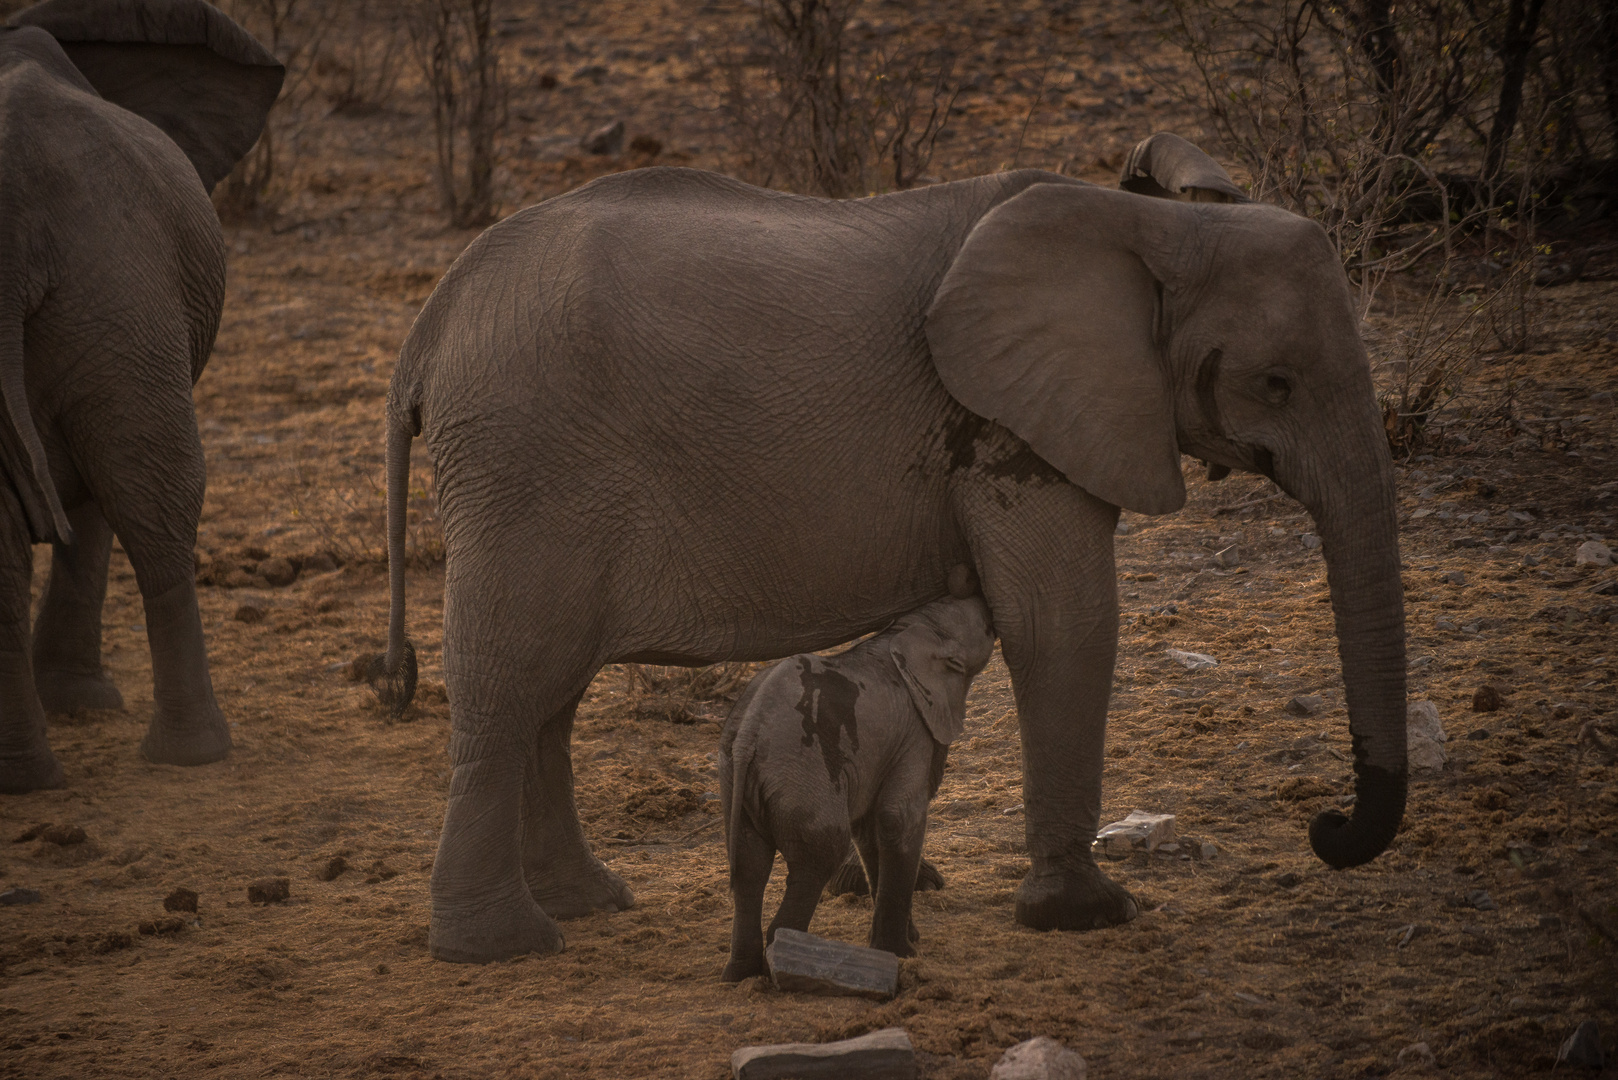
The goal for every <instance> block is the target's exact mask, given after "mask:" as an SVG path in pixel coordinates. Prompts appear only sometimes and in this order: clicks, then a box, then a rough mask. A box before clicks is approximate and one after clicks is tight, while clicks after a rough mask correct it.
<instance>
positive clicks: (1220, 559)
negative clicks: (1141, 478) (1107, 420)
mask: <svg viewBox="0 0 1618 1080" xmlns="http://www.w3.org/2000/svg"><path fill="white" fill-rule="evenodd" d="M1214 562H1216V563H1218V564H1219V565H1220V566H1223V567H1225V568H1226V569H1229V568H1230V567H1233V566H1240V565H1241V564H1242V553H1241V552H1240V551H1239V550H1237V547H1236V545H1235V544H1232V545H1230V546H1229V547H1228V548H1225V549H1223V550H1221V551H1216V552H1214ZM1007 1052H1008V1053H1009V1052H1010V1051H1007Z"/></svg>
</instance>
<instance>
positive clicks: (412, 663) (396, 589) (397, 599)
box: [366, 395, 419, 716]
mask: <svg viewBox="0 0 1618 1080" xmlns="http://www.w3.org/2000/svg"><path fill="white" fill-rule="evenodd" d="M390 398H391V395H390ZM398 406H399V403H397V402H395V401H393V400H391V399H390V400H389V402H388V591H389V605H388V651H387V653H386V654H385V655H383V656H379V657H377V658H376V659H375V660H373V661H371V668H370V670H369V671H367V672H366V677H367V680H368V681H369V682H370V684H371V689H372V690H373V691H375V692H376V696H377V700H378V701H380V702H381V703H382V706H383V708H385V709H388V710H389V711H391V712H392V713H393V715H394V716H399V715H400V714H402V713H403V712H404V711H405V709H406V708H407V707H408V706H409V705H410V700H411V699H412V698H414V697H415V696H416V647H415V646H414V645H412V644H410V639H409V638H407V637H405V509H406V503H407V501H408V499H409V498H410V440H411V439H413V438H415V436H416V432H417V430H418V429H419V423H418V421H417V419H416V415H415V410H414V409H407V408H401V407H398Z"/></svg>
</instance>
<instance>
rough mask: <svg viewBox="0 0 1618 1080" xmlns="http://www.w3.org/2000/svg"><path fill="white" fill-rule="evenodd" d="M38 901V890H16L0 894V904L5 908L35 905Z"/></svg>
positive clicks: (8, 890)
mask: <svg viewBox="0 0 1618 1080" xmlns="http://www.w3.org/2000/svg"><path fill="white" fill-rule="evenodd" d="M40 899H41V898H40V895H39V890H38V889H23V888H16V889H7V890H6V891H5V892H0V904H3V905H5V906H6V907H13V906H15V905H17V904H37V903H39V901H40Z"/></svg>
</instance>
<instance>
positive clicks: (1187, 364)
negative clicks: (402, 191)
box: [384, 139, 1406, 961]
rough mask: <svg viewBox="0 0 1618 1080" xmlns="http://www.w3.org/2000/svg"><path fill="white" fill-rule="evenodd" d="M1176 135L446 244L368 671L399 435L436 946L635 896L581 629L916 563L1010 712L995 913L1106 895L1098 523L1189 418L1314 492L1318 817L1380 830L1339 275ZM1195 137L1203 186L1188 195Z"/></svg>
mask: <svg viewBox="0 0 1618 1080" xmlns="http://www.w3.org/2000/svg"><path fill="white" fill-rule="evenodd" d="M1178 142H1179V143H1180V145H1176V143H1175V142H1171V141H1169V140H1167V139H1163V140H1162V141H1160V142H1155V143H1154V144H1153V145H1152V146H1151V147H1150V149H1151V152H1150V153H1143V154H1142V155H1140V156H1139V157H1138V159H1137V163H1138V164H1139V165H1140V167H1141V168H1143V169H1145V170H1146V175H1148V176H1152V177H1156V179H1154V181H1153V182H1154V183H1155V184H1156V186H1157V188H1158V189H1160V193H1161V194H1164V195H1171V196H1175V197H1174V198H1162V197H1152V196H1151V195H1141V194H1135V193H1132V192H1128V191H1111V190H1106V189H1103V188H1099V187H1094V186H1092V185H1089V184H1083V183H1080V182H1077V181H1074V180H1071V179H1069V178H1066V177H1062V176H1058V175H1054V174H1051V173H1044V172H1037V171H1033V170H1025V171H1020V172H1007V173H1000V174H997V175H994V176H985V177H979V178H977V179H973V180H963V181H959V182H955V183H948V184H938V185H935V186H932V187H927V188H921V189H915V190H910V191H903V192H897V193H895V194H891V195H883V196H878V197H874V198H869V199H858V200H852V201H846V202H839V201H832V200H825V199H816V198H807V197H803V196H797V195H787V194H783V193H780V192H774V191H764V190H760V189H758V188H753V187H749V186H747V185H745V184H742V183H739V182H737V181H735V180H731V179H728V178H726V177H722V176H716V175H713V174H709V173H703V172H698V171H695V170H689V169H646V170H641V171H637V172H628V173H620V174H617V175H614V176H608V177H604V178H602V179H599V180H596V181H594V182H592V183H590V184H587V185H585V186H583V187H581V188H579V189H577V190H575V191H572V192H570V193H568V194H566V195H563V196H560V197H558V198H555V199H551V200H549V201H547V202H545V203H542V204H540V205H538V206H534V207H530V208H528V209H527V210H524V211H522V212H521V213H518V214H515V215H513V216H512V217H510V218H508V219H506V220H505V221H503V222H501V223H500V224H498V225H495V226H494V227H492V228H490V229H489V230H488V231H487V232H485V233H484V234H483V235H482V236H481V237H480V238H479V239H478V240H477V241H475V242H474V243H473V244H472V245H471V246H470V247H468V248H467V249H466V251H465V252H464V253H463V254H462V255H461V257H460V258H459V259H458V260H457V261H456V263H455V265H454V266H453V267H451V268H450V270H449V272H448V273H447V274H446V275H445V276H444V278H443V280H442V281H441V282H440V283H439V285H438V288H437V289H436V290H435V291H434V293H433V295H432V297H431V298H430V299H429V300H428V302H427V304H426V306H425V307H424V308H423V310H422V312H421V315H420V316H419V317H418V319H417V320H416V323H415V325H414V327H412V329H411V331H410V335H409V337H408V338H407V339H406V341H405V344H404V347H403V349H402V350H401V353H400V357H399V363H398V366H397V367H396V368H395V370H394V374H393V381H392V385H391V387H390V389H389V393H388V436H387V455H388V466H387V468H388V515H389V524H388V528H389V561H390V574H391V589H392V615H391V622H390V627H389V645H388V656H387V661H386V668H387V672H388V673H389V677H390V680H392V681H390V682H389V683H388V684H387V685H386V686H385V688H384V689H385V691H386V693H387V695H388V696H389V697H390V698H391V700H392V702H393V703H394V704H395V705H396V706H398V705H402V703H403V702H405V701H407V700H408V697H409V690H410V687H409V683H410V680H409V678H408V673H409V667H410V661H411V657H412V653H411V650H410V649H409V648H408V643H407V642H406V640H405V634H404V576H403V575H404V561H403V544H404V520H405V519H404V514H405V498H406V493H407V480H408V475H409V455H410V443H411V439H412V438H413V437H414V436H415V435H416V434H418V433H419V434H422V435H424V437H425V439H426V442H427V445H428V448H429V450H430V451H431V453H432V457H433V461H434V464H435V466H436V468H437V476H438V486H439V499H440V504H439V505H440V512H441V514H442V517H443V521H444V533H445V546H446V550H447V557H448V561H447V566H446V570H445V603H444V672H445V677H446V680H447V682H448V683H449V688H450V700H451V703H452V704H451V709H452V735H451V739H450V748H449V751H450V757H451V762H452V765H453V774H452V779H451V783H450V792H449V806H448V809H447V812H446V814H445V819H444V830H443V833H442V836H441V839H440V842H439V849H438V857H437V860H436V861H435V863H434V866H433V877H432V918H431V930H430V935H429V945H430V948H431V950H432V953H433V955H434V956H437V957H439V958H441V959H447V960H458V961H485V960H492V959H496V958H500V957H507V956H513V955H516V954H519V953H524V952H530V951H555V950H557V949H559V948H561V946H562V943H563V941H562V935H561V932H560V931H559V929H558V927H557V926H556V924H555V923H554V922H553V921H552V920H553V917H566V916H570V915H577V914H583V913H585V912H588V911H592V910H600V909H606V908H622V907H624V906H626V905H627V904H629V903H631V902H632V900H633V896H632V894H631V893H630V892H629V890H628V888H627V886H626V885H625V883H624V882H623V881H622V879H620V878H619V877H617V876H616V875H615V874H613V873H612V872H610V871H609V870H607V869H606V867H604V866H603V865H602V864H601V863H600V862H599V861H598V860H597V859H596V858H595V857H594V856H593V855H592V854H591V852H590V849H589V845H588V843H587V842H586V840H585V837H584V833H583V831H582V830H581V828H580V825H579V820H578V815H577V811H576V809H575V807H574V801H573V773H572V764H571V760H570V756H569V741H570V737H571V732H572V727H573V717H574V711H575V709H576V707H577V705H578V702H579V700H580V698H581V696H582V695H583V693H584V692H585V690H586V688H587V687H588V686H589V684H590V680H591V678H592V677H593V676H594V675H595V673H596V671H597V670H598V669H599V668H600V666H601V665H602V664H604V663H608V662H613V661H627V662H649V663H659V664H670V663H681V664H707V663H712V662H715V661H718V660H724V659H768V658H773V657H779V656H784V655H788V654H791V653H798V652H813V651H817V650H819V649H823V648H828V647H830V646H833V645H835V644H837V643H839V642H844V641H848V640H850V639H852V638H854V637H857V636H859V635H861V634H865V633H869V632H872V631H874V630H877V629H879V628H880V627H882V626H884V625H885V624H886V623H887V622H888V621H889V620H891V619H893V618H895V617H896V616H899V615H901V614H903V613H905V612H907V611H912V610H914V609H916V608H918V607H920V606H921V605H923V604H925V603H927V602H928V601H931V600H934V599H936V598H938V597H940V596H942V595H943V594H944V593H945V592H946V591H947V580H948V576H949V574H950V571H951V569H952V568H953V567H955V566H956V565H958V564H963V563H964V564H967V565H968V566H970V567H972V568H974V569H975V570H976V573H977V576H978V578H979V579H980V580H981V582H982V589H983V594H984V596H985V598H986V600H987V602H988V605H989V608H990V611H991V613H992V616H993V621H994V625H995V627H996V629H997V630H998V631H999V634H1000V641H1001V648H1002V651H1003V654H1004V656H1005V660H1006V664H1007V667H1008V668H1009V669H1010V672H1011V678H1012V686H1013V691H1014V694H1015V698H1016V704H1017V713H1018V722H1019V725H1020V728H1021V734H1022V742H1023V752H1022V758H1023V770H1024V772H1023V777H1024V804H1025V807H1026V816H1025V822H1026V829H1027V837H1028V852H1029V856H1030V861H1031V863H1032V867H1031V869H1030V870H1029V872H1028V874H1027V876H1026V877H1025V878H1024V879H1023V882H1022V884H1021V885H1020V887H1019V888H1018V890H1017V894H1016V918H1017V920H1018V921H1019V922H1022V923H1023V924H1025V925H1028V926H1032V927H1036V928H1041V929H1089V928H1091V927H1099V926H1106V925H1109V924H1114V923H1119V922H1122V921H1125V920H1127V919H1130V918H1132V917H1134V915H1135V914H1136V912H1137V911H1138V908H1137V905H1136V904H1135V902H1134V900H1133V899H1132V898H1131V897H1130V896H1129V895H1128V894H1127V893H1126V892H1125V891H1124V890H1123V889H1122V888H1120V887H1119V886H1118V885H1117V884H1115V883H1114V882H1112V881H1111V880H1109V879H1108V878H1107V877H1106V876H1105V875H1103V874H1102V872H1101V871H1100V869H1099V868H1098V867H1097V866H1096V863H1095V860H1094V858H1093V856H1092V853H1091V846H1092V844H1093V842H1094V839H1095V833H1096V828H1097V826H1098V824H1099V817H1100V811H1101V775H1102V765H1103V762H1104V760H1105V757H1104V754H1103V749H1104V745H1105V735H1106V716H1107V706H1108V698H1109V695H1110V692H1111V680H1112V672H1113V663H1114V659H1115V656H1116V652H1117V632H1118V599H1117V580H1116V575H1115V570H1114V564H1113V531H1114V527H1115V524H1116V522H1117V519H1118V511H1119V507H1125V508H1128V509H1131V510H1134V511H1136V512H1139V513H1146V514H1162V513H1168V512H1170V511H1173V510H1176V509H1178V508H1179V507H1180V506H1181V505H1182V504H1183V503H1184V501H1185V487H1184V483H1183V481H1182V477H1181V472H1180V456H1181V454H1182V453H1188V454H1192V455H1195V456H1196V457H1199V458H1202V459H1204V460H1206V461H1209V462H1212V463H1214V465H1215V466H1216V467H1221V468H1234V469H1247V470H1252V471H1255V472H1260V473H1263V474H1265V475H1267V476H1270V477H1271V478H1273V479H1274V480H1275V481H1276V482H1277V483H1279V484H1280V485H1281V486H1282V487H1283V488H1284V489H1285V490H1287V491H1288V492H1290V493H1291V494H1292V495H1294V496H1295V497H1296V498H1298V499H1299V500H1300V501H1301V502H1302V503H1303V504H1304V505H1305V506H1306V507H1307V508H1308V509H1309V510H1310V512H1311V513H1313V514H1314V516H1315V519H1316V521H1317V523H1318V524H1317V531H1318V532H1319V534H1320V535H1321V537H1322V539H1323V542H1324V543H1323V547H1324V552H1325V556H1326V561H1327V570H1328V574H1329V578H1330V585H1331V597H1332V603H1333V606H1334V612H1335V615H1336V620H1337V637H1338V644H1339V650H1340V654H1341V657H1342V662H1343V681H1344V686H1345V689H1346V692H1347V697H1348V709H1349V727H1350V731H1351V732H1352V734H1353V742H1354V756H1355V771H1356V773H1357V776H1358V780H1357V792H1358V800H1357V802H1356V803H1355V805H1354V810H1353V817H1352V819H1348V818H1345V817H1343V816H1342V815H1339V814H1335V813H1332V814H1325V815H1322V816H1321V817H1319V818H1317V819H1316V820H1315V822H1314V823H1313V825H1312V826H1311V829H1310V839H1311V841H1312V843H1313V846H1314V849H1315V851H1316V852H1317V853H1318V854H1319V855H1320V857H1321V858H1322V859H1324V860H1325V861H1326V862H1327V863H1329V864H1330V865H1332V866H1335V867H1347V866H1354V865H1357V864H1360V863H1363V862H1366V861H1368V860H1370V859H1372V858H1375V857H1376V855H1377V854H1379V853H1380V852H1381V851H1382V850H1383V849H1384V848H1385V847H1386V846H1387V844H1388V843H1389V842H1390V841H1391V839H1392V838H1393V836H1394V833H1395V830H1396V829H1397V828H1398V825H1399V821H1400V819H1401V817H1402V815H1403V811H1404V802H1405V777H1406V768H1405V732H1404V723H1405V701H1404V695H1405V682H1404V679H1405V665H1404V608H1403V593H1402V586H1401V581H1400V567H1399V548H1398V532H1397V527H1396V519H1395V508H1394V484H1393V469H1392V462H1391V460H1390V457H1389V454H1388V449H1387V441H1386V437H1385V434H1384V432H1383V430H1382V426H1381V421H1380V418H1379V414H1378V411H1377V408H1376V401H1375V397H1374V395H1373V393H1372V387H1371V378H1370V365H1369V363H1368V361H1367V358H1366V355H1365V350H1364V347H1363V345H1362V344H1361V342H1360V338H1359V333H1358V323H1357V320H1356V318H1355V313H1354V308H1353V304H1352V303H1351V301H1350V298H1349V293H1348V288H1347V282H1346V280H1345V278H1344V275H1343V271H1342V267H1341V266H1340V265H1339V263H1338V261H1337V257H1336V253H1335V252H1334V251H1333V249H1332V246H1331V244H1330V242H1329V241H1328V240H1327V238H1326V235H1325V233H1324V232H1323V230H1322V229H1321V228H1320V227H1319V226H1318V225H1316V224H1315V223H1313V222H1310V221H1308V220H1306V219H1304V218H1300V217H1297V216H1295V215H1293V214H1290V213H1287V212H1286V211H1284V210H1280V209H1278V208H1275V207H1271V206H1264V205H1257V204H1249V203H1241V202H1236V201H1235V200H1237V199H1241V198H1242V196H1241V193H1240V191H1239V189H1236V188H1235V186H1234V185H1233V184H1231V182H1230V180H1229V177H1227V176H1225V174H1224V172H1223V170H1221V169H1219V167H1218V166H1217V165H1215V164H1214V163H1213V162H1212V161H1211V160H1209V159H1207V158H1206V157H1205V156H1204V155H1202V154H1201V153H1200V152H1199V151H1196V150H1195V148H1194V147H1189V144H1183V140H1181V141H1178ZM1188 163H1189V164H1190V165H1193V166H1195V167H1193V168H1187V165H1188ZM1198 176H1203V177H1213V178H1214V179H1215V180H1216V181H1217V182H1218V186H1219V189H1220V191H1218V192H1216V194H1219V193H1222V194H1224V195H1225V196H1226V198H1227V199H1228V200H1230V201H1228V202H1204V201H1200V199H1197V198H1189V199H1188V195H1190V196H1196V194H1197V192H1198V191H1202V190H1205V189H1202V188H1197V187H1196V186H1195V183H1194V181H1196V179H1197V177H1198ZM1188 184H1189V185H1191V188H1192V190H1191V191H1190V192H1189V193H1188V192H1187V191H1186V190H1185V188H1186V187H1187V185H1188Z"/></svg>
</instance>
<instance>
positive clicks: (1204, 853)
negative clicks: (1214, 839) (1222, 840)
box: [1198, 840, 1219, 862]
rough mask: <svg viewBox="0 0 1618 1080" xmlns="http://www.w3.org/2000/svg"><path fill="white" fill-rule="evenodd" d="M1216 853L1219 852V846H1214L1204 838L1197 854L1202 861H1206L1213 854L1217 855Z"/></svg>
mask: <svg viewBox="0 0 1618 1080" xmlns="http://www.w3.org/2000/svg"><path fill="white" fill-rule="evenodd" d="M1218 854H1219V848H1217V847H1216V846H1214V845H1213V844H1211V843H1209V842H1208V841H1206V840H1204V841H1203V842H1202V848H1201V849H1200V850H1199V851H1198V855H1200V856H1201V858H1202V861H1203V862H1207V861H1208V860H1209V859H1211V858H1213V857H1214V856H1215V855H1218Z"/></svg>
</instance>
